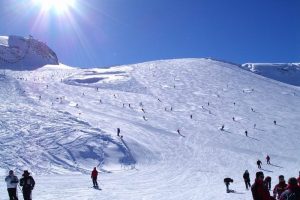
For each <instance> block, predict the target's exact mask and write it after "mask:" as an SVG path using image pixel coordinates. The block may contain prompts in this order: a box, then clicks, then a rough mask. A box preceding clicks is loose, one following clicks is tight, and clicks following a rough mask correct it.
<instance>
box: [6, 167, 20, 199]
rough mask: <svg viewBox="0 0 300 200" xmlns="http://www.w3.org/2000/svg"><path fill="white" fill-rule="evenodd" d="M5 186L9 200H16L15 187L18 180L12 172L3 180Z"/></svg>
mask: <svg viewBox="0 0 300 200" xmlns="http://www.w3.org/2000/svg"><path fill="white" fill-rule="evenodd" d="M5 182H6V184H7V192H8V196H9V199H10V200H18V193H17V186H18V183H19V179H18V177H17V176H15V175H14V171H13V170H10V171H9V175H8V176H7V177H6V178H5Z"/></svg>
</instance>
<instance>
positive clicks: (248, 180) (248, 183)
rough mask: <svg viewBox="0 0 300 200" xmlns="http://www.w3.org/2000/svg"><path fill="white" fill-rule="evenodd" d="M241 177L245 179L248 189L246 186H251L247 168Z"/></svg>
mask: <svg viewBox="0 0 300 200" xmlns="http://www.w3.org/2000/svg"><path fill="white" fill-rule="evenodd" d="M243 178H244V181H245V185H246V190H248V186H249V187H250V188H251V184H250V174H249V172H248V170H246V171H245V173H244V175H243Z"/></svg>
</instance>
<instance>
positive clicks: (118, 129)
mask: <svg viewBox="0 0 300 200" xmlns="http://www.w3.org/2000/svg"><path fill="white" fill-rule="evenodd" d="M120 132H121V131H120V128H117V136H120Z"/></svg>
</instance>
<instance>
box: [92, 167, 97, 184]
mask: <svg viewBox="0 0 300 200" xmlns="http://www.w3.org/2000/svg"><path fill="white" fill-rule="evenodd" d="M97 176H98V171H97V169H96V167H94V170H93V171H92V175H91V178H92V179H93V184H94V187H98V183H97Z"/></svg>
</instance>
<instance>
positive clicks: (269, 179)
mask: <svg viewBox="0 0 300 200" xmlns="http://www.w3.org/2000/svg"><path fill="white" fill-rule="evenodd" d="M271 180H272V179H271V177H270V176H267V177H266V178H265V180H264V183H265V184H266V187H267V188H268V189H269V190H271Z"/></svg>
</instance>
